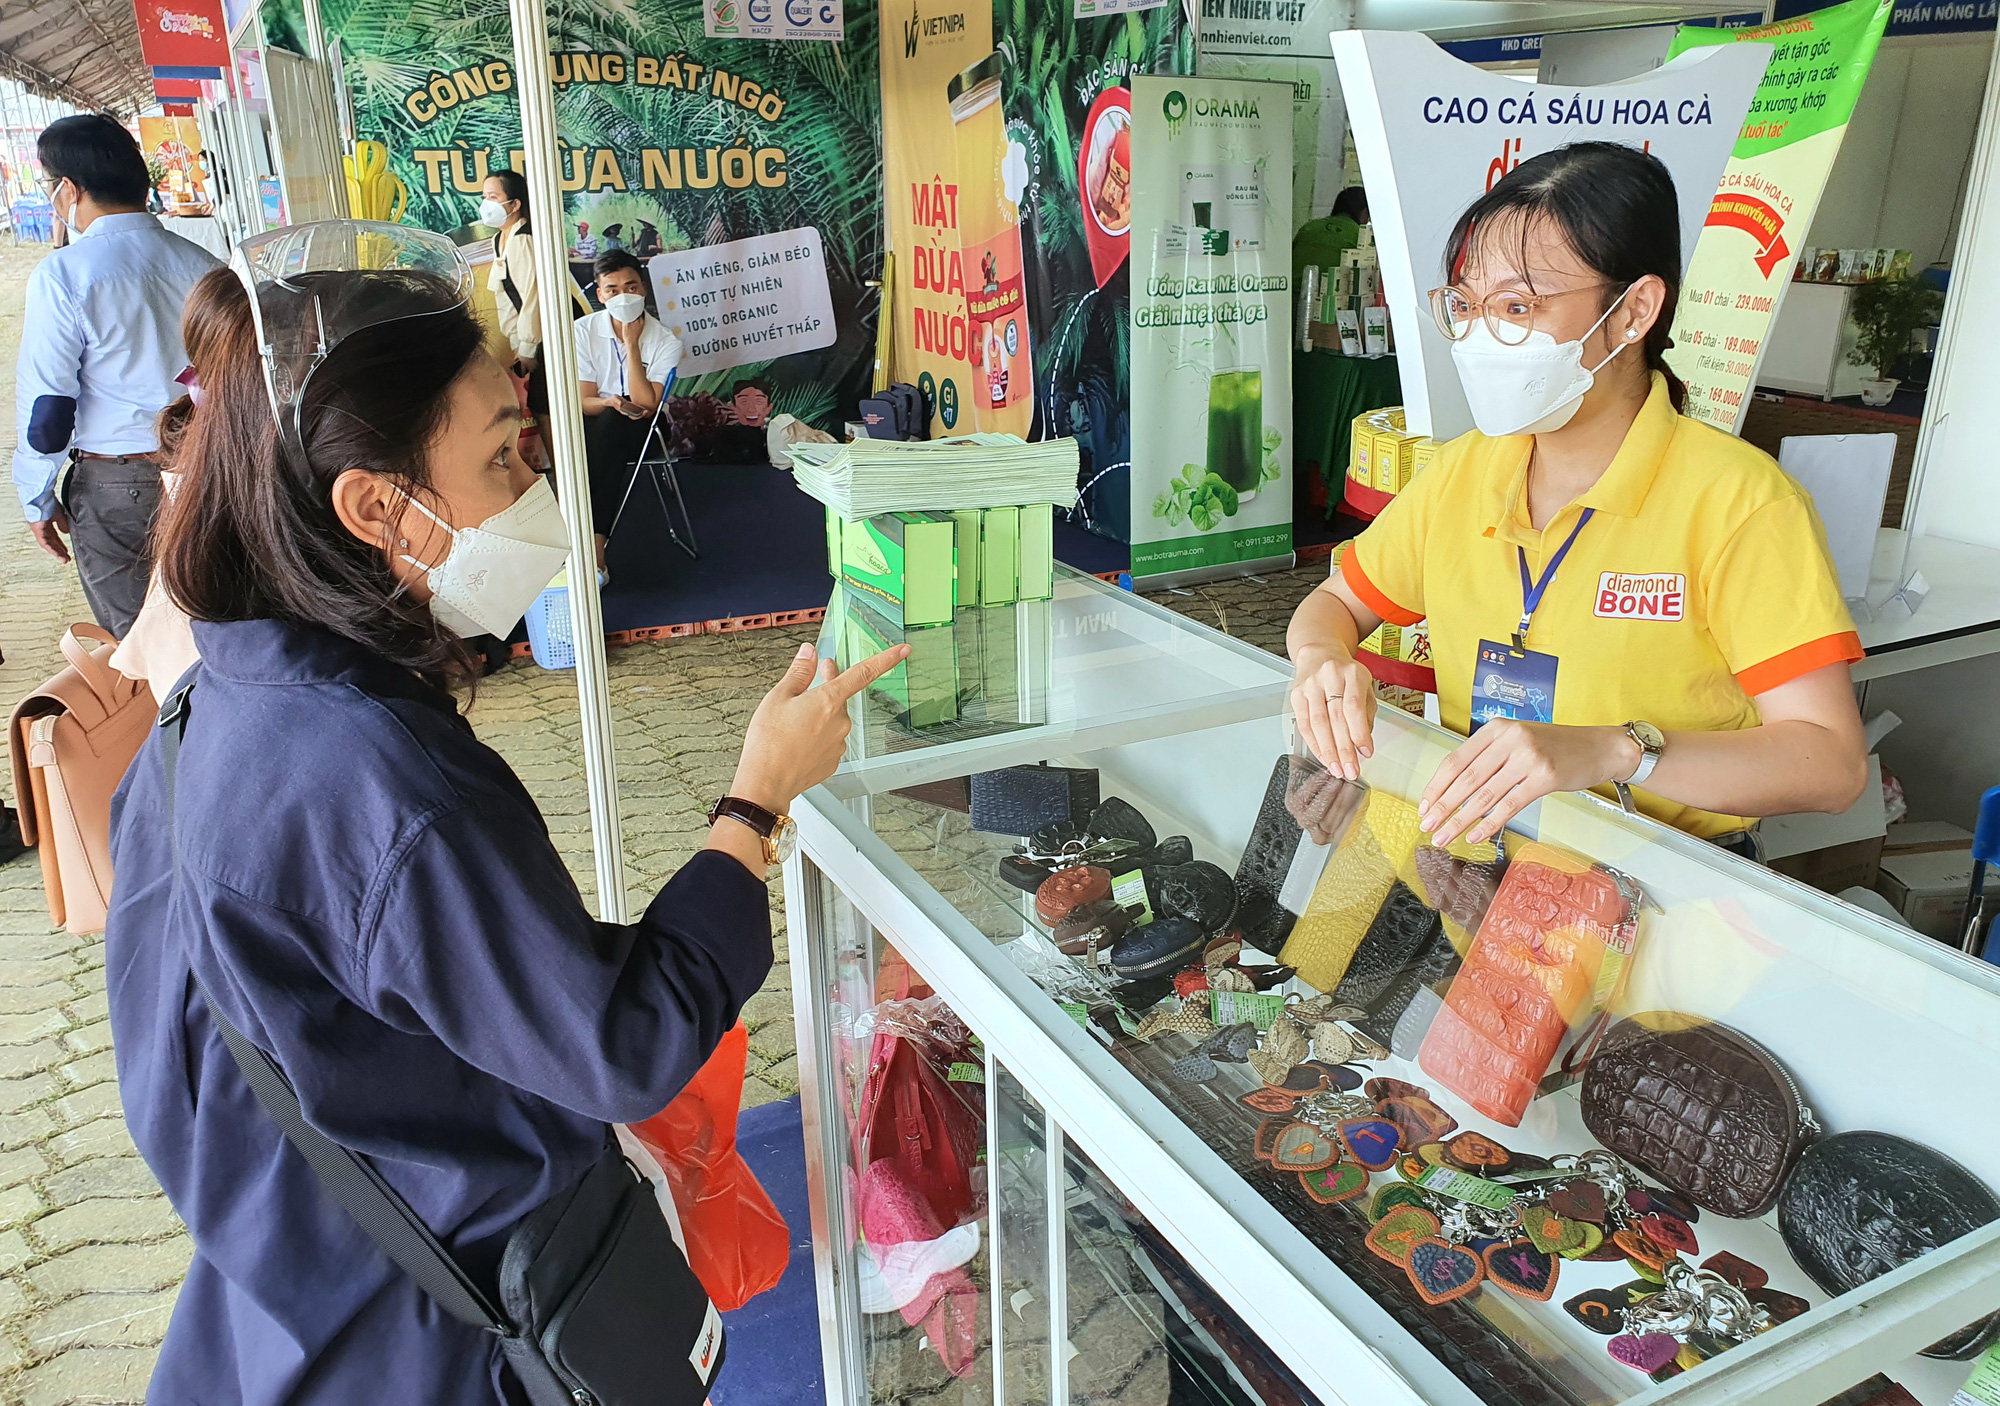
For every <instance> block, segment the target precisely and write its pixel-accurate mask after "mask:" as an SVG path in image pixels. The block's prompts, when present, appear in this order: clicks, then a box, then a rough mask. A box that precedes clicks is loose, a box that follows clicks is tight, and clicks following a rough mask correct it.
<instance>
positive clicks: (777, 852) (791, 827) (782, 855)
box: [708, 796, 799, 864]
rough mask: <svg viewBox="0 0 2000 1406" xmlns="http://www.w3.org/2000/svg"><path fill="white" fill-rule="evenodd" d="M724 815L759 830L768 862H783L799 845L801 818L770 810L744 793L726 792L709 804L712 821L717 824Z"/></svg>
mask: <svg viewBox="0 0 2000 1406" xmlns="http://www.w3.org/2000/svg"><path fill="white" fill-rule="evenodd" d="M724 817H727V818H728V819H730V820H734V821H736V822H737V823H738V824H741V825H747V826H749V827H750V828H751V829H752V830H755V831H756V832H757V838H758V839H760V840H762V841H763V842H764V862H765V863H766V864H783V863H784V862H785V861H786V860H788V859H790V858H791V857H792V851H794V850H796V849H797V848H798V847H799V827H798V822H796V821H794V820H793V819H792V818H791V817H790V816H789V815H778V814H776V813H775V812H772V811H768V810H766V809H764V807H762V806H760V805H758V804H757V803H756V802H755V801H746V800H744V799H743V798H742V797H741V796H724V797H723V798H722V799H721V800H719V801H717V802H716V803H715V804H714V805H712V806H710V807H709V808H708V823H709V824H710V825H714V824H715V822H716V821H718V820H721V819H723V818H724Z"/></svg>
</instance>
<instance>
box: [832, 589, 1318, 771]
mask: <svg viewBox="0 0 2000 1406" xmlns="http://www.w3.org/2000/svg"><path fill="white" fill-rule="evenodd" d="M905 643H907V644H908V645H909V646H910V651H911V652H910V657H909V659H908V660H907V661H905V663H903V664H902V665H899V666H898V667H897V668H896V669H894V670H892V671H891V672H890V673H889V674H888V675H887V676H886V677H885V678H883V679H882V680H881V681H880V682H879V683H877V684H876V685H874V686H873V687H872V688H870V689H869V690H868V691H867V693H866V694H864V695H863V696H861V697H859V698H857V699H856V700H855V701H854V702H853V703H852V704H851V705H850V716H851V717H852V719H853V723H854V728H853V731H852V732H851V733H850V734H849V737H848V745H847V757H848V760H847V762H846V763H845V764H844V765H843V766H842V768H841V771H840V774H839V775H838V776H837V777H836V778H835V779H834V781H833V782H831V783H830V789H832V790H833V791H834V792H835V794H838V795H843V796H853V795H858V794H862V793H863V792H865V791H867V790H869V789H871V788H872V784H873V783H872V781H871V778H873V777H877V776H880V775H883V774H885V773H893V774H894V775H896V776H897V777H898V778H899V781H898V783H897V784H899V785H908V784H913V783H915V782H920V781H924V780H929V779H937V778H943V777H949V776H960V775H964V774H965V773H966V771H967V770H968V769H971V767H970V763H969V762H968V760H967V759H968V758H974V757H976V758H979V759H980V760H979V761H978V763H977V766H978V768H979V769H987V768H991V767H996V766H1004V765H1007V764H1009V762H1008V759H1010V758H1029V757H1033V756H1037V755H1041V754H1044V753H1047V752H1048V751H1050V750H1075V749H1077V748H1080V747H1089V746H1094V745H1102V743H1103V742H1104V741H1105V740H1106V739H1109V738H1112V737H1117V738H1121V739H1125V738H1134V737H1139V736H1158V735H1161V734H1162V733H1164V732H1178V731H1184V730H1186V729H1187V728H1188V727H1190V726H1204V725H1212V724H1214V723H1220V722H1231V721H1238V720H1241V719H1244V718H1251V717H1271V716H1275V715H1276V714H1277V713H1278V712H1280V711H1281V710H1282V709H1283V707H1284V705H1285V696H1286V693H1287V692H1288V690H1289V686H1290V679H1291V674H1290V670H1289V669H1288V668H1287V667H1286V665H1285V663H1284V661H1282V660H1280V659H1277V658H1275V657H1274V656H1272V655H1270V654H1267V653H1265V652H1264V651H1263V650H1260V649H1256V648H1253V647H1252V646H1250V645H1246V644H1244V643H1242V642H1241V641H1240V640H1234V639H1231V638H1230V637H1229V636H1227V635H1225V634H1222V633H1220V632H1219V631H1216V630H1211V629H1208V628H1206V627H1205V626H1202V625H1200V624H1198V623H1195V622H1191V621H1189V620H1187V619H1185V618H1183V617H1181V616H1179V615H1176V614H1174V613H1173V612H1172V611H1169V610H1166V609H1164V608H1162V607H1160V606H1157V605H1155V604H1153V603H1152V602H1150V601H1147V600H1144V599H1142V598H1141V597H1139V596H1136V595H1134V594H1132V593H1131V592H1129V591H1123V590H1119V589H1118V588H1116V587H1114V586H1111V585H1108V584H1106V583H1105V582H1103V581H1100V580H1098V579H1097V578H1095V577H1093V576H1086V575H1084V574H1083V573H1081V572H1078V571H1076V570H1074V569H1072V568H1070V567H1067V566H1062V565H1058V566H1057V568H1056V583H1055V595H1054V597H1053V599H1050V600H1046V601H1030V602H1022V603H1019V604H1015V605H1009V606H991V607H984V608H971V607H969V608H966V609H961V610H960V611H959V612H958V615H957V619H956V621H955V622H954V623H953V624H952V625H949V626H933V627H929V628H925V629H913V630H907V631H905V630H903V629H901V628H899V627H897V626H894V625H892V624H890V623H889V622H888V621H887V620H886V619H885V618H884V617H883V616H882V615H880V614H878V613H877V612H876V611H875V610H874V609H872V608H870V607H869V606H867V605H864V604H863V603H862V602H861V601H860V600H859V599H858V598H856V597H855V596H853V595H851V594H850V593H849V592H848V591H847V590H846V589H845V588H844V587H836V588H835V589H834V592H833V596H832V598H831V599H830V600H829V601H828V603H827V611H826V621H825V623H824V624H823V625H822V626H821V629H820V637H819V652H820V656H821V657H822V658H827V659H833V660H835V661H836V662H837V663H838V664H839V665H840V667H842V668H846V667H847V666H849V665H850V664H853V663H855V662H857V661H858V660H861V659H864V658H866V657H868V656H869V655H871V654H874V653H876V652H877V651H879V650H882V649H886V648H889V647H891V646H893V645H897V644H905Z"/></svg>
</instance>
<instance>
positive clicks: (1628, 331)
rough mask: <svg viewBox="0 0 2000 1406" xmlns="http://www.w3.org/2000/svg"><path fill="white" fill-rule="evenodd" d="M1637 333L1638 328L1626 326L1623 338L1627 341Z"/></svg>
mask: <svg viewBox="0 0 2000 1406" xmlns="http://www.w3.org/2000/svg"><path fill="white" fill-rule="evenodd" d="M1638 335H1639V329H1638V328H1636V327H1627V328H1626V329H1625V340H1626V341H1628V342H1629V341H1631V340H1632V339H1633V338H1634V337H1636V336H1638Z"/></svg>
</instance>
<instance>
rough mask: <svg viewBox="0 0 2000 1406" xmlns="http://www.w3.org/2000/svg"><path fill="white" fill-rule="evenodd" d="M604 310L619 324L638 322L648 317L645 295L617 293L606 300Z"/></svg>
mask: <svg viewBox="0 0 2000 1406" xmlns="http://www.w3.org/2000/svg"><path fill="white" fill-rule="evenodd" d="M604 310H605V311H606V312H608V313H610V314H611V316H612V319H613V320H614V321H617V322H637V321H638V320H639V319H640V318H642V317H644V316H645V315H646V295H645V294H644V293H615V294H613V295H612V296H611V297H609V298H606V299H605V300H604Z"/></svg>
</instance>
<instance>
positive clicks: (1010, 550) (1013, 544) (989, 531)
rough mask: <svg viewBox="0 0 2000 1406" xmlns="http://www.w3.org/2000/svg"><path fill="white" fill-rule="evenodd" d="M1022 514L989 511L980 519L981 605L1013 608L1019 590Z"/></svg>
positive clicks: (1017, 510)
mask: <svg viewBox="0 0 2000 1406" xmlns="http://www.w3.org/2000/svg"><path fill="white" fill-rule="evenodd" d="M1020 557H1021V510H1020V509H1019V508H988V509H986V511H985V512H984V513H983V514H982V515H981V518H980V541H979V603H980V604H981V605H1012V604H1013V603H1014V601H1015V600H1016V598H1017V596H1016V592H1017V590H1018V588H1019V579H1018V571H1019V563H1020Z"/></svg>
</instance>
